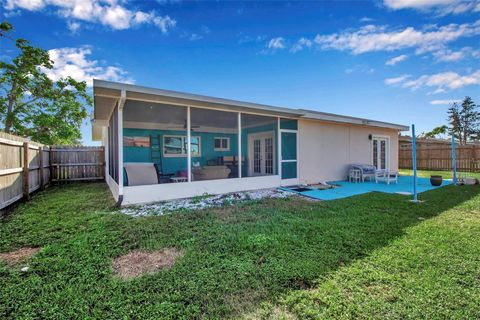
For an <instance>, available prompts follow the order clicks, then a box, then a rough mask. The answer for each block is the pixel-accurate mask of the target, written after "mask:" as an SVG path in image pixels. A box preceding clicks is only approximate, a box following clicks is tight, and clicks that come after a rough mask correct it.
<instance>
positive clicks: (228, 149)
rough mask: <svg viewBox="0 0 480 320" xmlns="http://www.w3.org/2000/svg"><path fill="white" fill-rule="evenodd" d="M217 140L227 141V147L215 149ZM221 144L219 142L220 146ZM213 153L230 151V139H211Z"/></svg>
mask: <svg viewBox="0 0 480 320" xmlns="http://www.w3.org/2000/svg"><path fill="white" fill-rule="evenodd" d="M217 139H219V140H220V141H221V140H226V141H227V147H226V148H222V147H220V148H215V140H217ZM221 145H222V143H221V142H220V146H221ZM213 151H230V137H213Z"/></svg>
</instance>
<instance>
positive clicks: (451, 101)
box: [430, 99, 462, 105]
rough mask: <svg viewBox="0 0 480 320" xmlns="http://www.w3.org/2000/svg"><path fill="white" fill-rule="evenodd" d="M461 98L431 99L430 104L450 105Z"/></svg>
mask: <svg viewBox="0 0 480 320" xmlns="http://www.w3.org/2000/svg"><path fill="white" fill-rule="evenodd" d="M461 101H462V100H459V99H450V100H432V101H430V104H433V105H451V104H453V103H459V102H461Z"/></svg>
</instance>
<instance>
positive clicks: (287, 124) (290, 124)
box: [280, 118, 298, 130]
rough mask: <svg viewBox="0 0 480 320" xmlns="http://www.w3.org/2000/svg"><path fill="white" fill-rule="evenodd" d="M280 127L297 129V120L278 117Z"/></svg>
mask: <svg viewBox="0 0 480 320" xmlns="http://www.w3.org/2000/svg"><path fill="white" fill-rule="evenodd" d="M280 129H288V130H298V121H297V120H295V119H285V118H281V119H280Z"/></svg>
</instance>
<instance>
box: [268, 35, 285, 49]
mask: <svg viewBox="0 0 480 320" xmlns="http://www.w3.org/2000/svg"><path fill="white" fill-rule="evenodd" d="M267 48H268V49H271V50H277V49H284V48H285V39H284V38H282V37H277V38H273V39H270V41H268V43H267Z"/></svg>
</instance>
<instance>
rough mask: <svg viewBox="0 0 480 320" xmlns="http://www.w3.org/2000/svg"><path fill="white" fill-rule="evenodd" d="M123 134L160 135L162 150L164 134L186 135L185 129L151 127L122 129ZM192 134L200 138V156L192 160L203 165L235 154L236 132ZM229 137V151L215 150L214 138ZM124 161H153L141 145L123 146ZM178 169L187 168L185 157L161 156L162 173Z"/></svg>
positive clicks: (128, 135) (161, 148) (133, 135)
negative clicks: (154, 128)
mask: <svg viewBox="0 0 480 320" xmlns="http://www.w3.org/2000/svg"><path fill="white" fill-rule="evenodd" d="M123 135H124V136H126V137H150V136H152V135H160V150H163V136H164V135H182V136H186V135H187V133H186V131H175V130H153V129H129V128H126V129H123ZM192 136H199V137H200V139H201V156H200V157H192V162H198V161H199V162H200V165H202V166H203V165H205V164H206V163H207V161H208V160H211V159H216V158H218V157H222V156H233V155H236V154H237V148H238V138H237V135H236V134H231V133H228V134H227V133H211V132H192ZM215 137H228V138H230V151H215V150H214V138H215ZM123 161H124V162H153V161H152V158H151V156H150V148H142V147H123ZM179 170H187V157H186V156H185V157H162V171H163V173H166V174H168V173H175V174H176V173H177V172H178V171H179Z"/></svg>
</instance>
